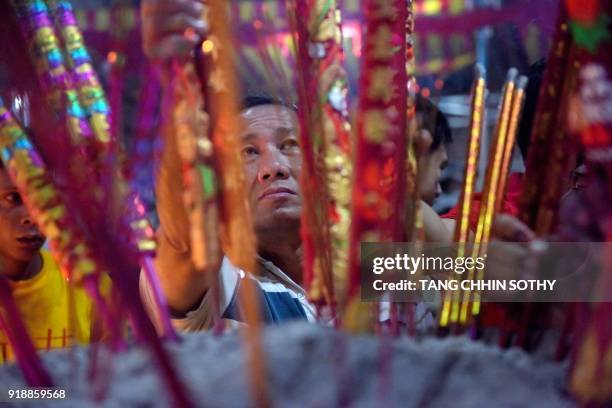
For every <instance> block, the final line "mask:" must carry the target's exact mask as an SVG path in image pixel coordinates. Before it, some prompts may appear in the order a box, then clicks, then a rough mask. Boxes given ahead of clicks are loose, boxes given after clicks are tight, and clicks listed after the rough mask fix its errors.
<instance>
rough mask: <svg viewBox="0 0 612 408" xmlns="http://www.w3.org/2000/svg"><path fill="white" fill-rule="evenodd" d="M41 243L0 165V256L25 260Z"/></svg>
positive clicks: (39, 236)
mask: <svg viewBox="0 0 612 408" xmlns="http://www.w3.org/2000/svg"><path fill="white" fill-rule="evenodd" d="M44 243H45V237H44V236H43V235H42V234H41V233H40V231H39V229H38V226H37V225H36V223H35V222H34V220H33V219H32V217H31V216H30V214H29V213H28V210H27V209H26V207H25V205H24V203H23V201H22V199H21V195H19V192H18V191H17V188H16V187H15V184H13V181H12V180H11V179H10V177H9V175H8V173H7V171H6V169H2V168H0V258H4V259H6V260H11V261H13V262H29V261H30V260H31V259H32V258H33V257H34V256H35V255H36V254H37V253H38V251H40V249H41V248H42V246H43V244H44Z"/></svg>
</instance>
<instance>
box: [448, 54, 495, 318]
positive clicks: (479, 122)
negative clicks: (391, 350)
mask: <svg viewBox="0 0 612 408" xmlns="http://www.w3.org/2000/svg"><path fill="white" fill-rule="evenodd" d="M485 92H486V80H485V70H484V68H483V67H482V65H476V80H475V82H474V86H473V88H472V102H471V115H470V140H469V142H468V148H467V159H466V162H465V169H464V174H465V179H464V181H463V188H462V191H461V199H460V200H459V203H460V204H459V208H460V212H459V214H460V217H459V219H458V221H457V224H456V225H455V232H454V241H455V242H456V243H457V257H463V256H465V253H466V244H467V242H468V238H469V216H470V210H471V207H472V194H473V193H474V189H475V187H476V176H477V172H478V157H479V156H480V139H481V137H482V128H483V123H484V102H485ZM452 296H453V292H452V291H447V292H446V293H445V294H444V303H443V304H442V311H441V313H440V326H442V327H446V326H447V325H448V322H449V316H450V310H451V297H452ZM455 296H456V295H455ZM455 307H457V306H455Z"/></svg>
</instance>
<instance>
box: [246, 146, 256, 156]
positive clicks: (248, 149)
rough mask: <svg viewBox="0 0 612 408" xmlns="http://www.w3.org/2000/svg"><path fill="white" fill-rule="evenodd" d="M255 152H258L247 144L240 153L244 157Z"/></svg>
mask: <svg viewBox="0 0 612 408" xmlns="http://www.w3.org/2000/svg"><path fill="white" fill-rule="evenodd" d="M257 153H258V152H257V149H255V148H254V147H253V146H247V147H245V148H244V149H242V155H243V156H244V157H250V156H253V155H256V154H257Z"/></svg>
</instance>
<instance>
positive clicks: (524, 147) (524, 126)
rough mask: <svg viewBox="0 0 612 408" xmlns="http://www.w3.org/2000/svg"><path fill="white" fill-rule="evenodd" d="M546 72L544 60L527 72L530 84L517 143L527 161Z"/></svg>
mask: <svg viewBox="0 0 612 408" xmlns="http://www.w3.org/2000/svg"><path fill="white" fill-rule="evenodd" d="M545 70H546V60H544V59H541V60H539V61H537V62H535V63H534V64H532V65H531V66H530V67H529V69H528V70H527V79H528V80H529V82H528V83H527V88H526V89H525V105H524V107H523V114H522V115H521V121H520V122H519V127H518V131H517V134H516V142H517V144H518V146H519V149H520V150H521V155H522V156H523V160H527V151H528V150H529V143H530V142H531V131H532V128H533V120H534V119H535V114H536V109H537V107H538V96H539V95H540V87H541V86H542V80H543V79H544V71H545Z"/></svg>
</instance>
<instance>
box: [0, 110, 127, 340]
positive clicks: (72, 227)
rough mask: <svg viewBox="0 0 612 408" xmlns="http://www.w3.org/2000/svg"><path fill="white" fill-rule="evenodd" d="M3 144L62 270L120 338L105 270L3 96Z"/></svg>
mask: <svg viewBox="0 0 612 408" xmlns="http://www.w3.org/2000/svg"><path fill="white" fill-rule="evenodd" d="M0 148H1V149H2V150H1V152H2V155H1V157H0V158H1V160H2V162H4V163H5V165H6V168H7V169H8V171H9V174H10V175H11V178H12V179H13V180H14V182H15V184H16V186H17V188H18V189H19V191H20V192H21V194H22V196H23V197H24V200H25V202H26V204H27V206H28V210H29V211H30V212H31V214H32V216H33V217H34V218H35V219H36V220H37V223H38V225H39V228H40V229H41V231H42V232H43V234H44V235H45V236H46V237H47V239H48V240H49V243H50V248H51V251H52V252H53V255H54V257H55V259H56V260H57V261H58V264H59V265H60V267H61V269H62V271H64V272H65V273H67V274H68V276H69V277H70V279H71V280H73V281H76V282H82V283H83V285H84V286H85V288H86V289H87V291H88V293H89V294H90V295H91V296H92V298H93V299H94V300H96V307H97V308H98V309H99V310H100V313H101V314H102V319H103V320H104V322H105V323H106V324H107V325H108V329H109V330H111V331H112V336H111V337H112V339H113V341H118V339H119V334H118V333H117V331H116V330H114V329H116V327H115V326H116V324H112V323H111V320H110V319H111V316H110V313H109V312H108V307H107V306H106V304H105V302H104V301H103V300H102V298H101V296H100V294H99V290H98V280H99V279H100V276H101V275H102V274H103V273H104V272H103V271H102V268H101V267H100V265H99V263H98V262H97V261H96V260H95V259H94V257H93V256H92V252H91V250H90V248H89V247H88V245H87V244H86V242H85V241H84V236H83V234H82V232H81V231H80V229H79V228H78V227H76V225H77V224H76V220H75V219H74V218H73V217H72V215H71V212H70V211H69V210H68V207H67V206H66V204H65V202H64V201H63V199H62V197H61V195H60V192H59V191H58V189H57V188H56V187H55V185H54V184H53V182H52V181H51V179H50V176H49V173H48V171H47V168H46V167H45V164H44V163H43V160H42V158H41V157H40V155H39V154H38V153H37V151H36V150H35V148H34V146H33V145H32V144H31V143H30V140H29V139H28V137H27V135H26V133H25V132H24V131H23V129H22V128H21V126H20V125H19V124H18V123H17V122H16V121H15V119H14V118H13V116H12V115H11V113H10V112H9V111H8V110H7V109H6V108H5V107H4V102H3V101H1V100H0Z"/></svg>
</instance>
